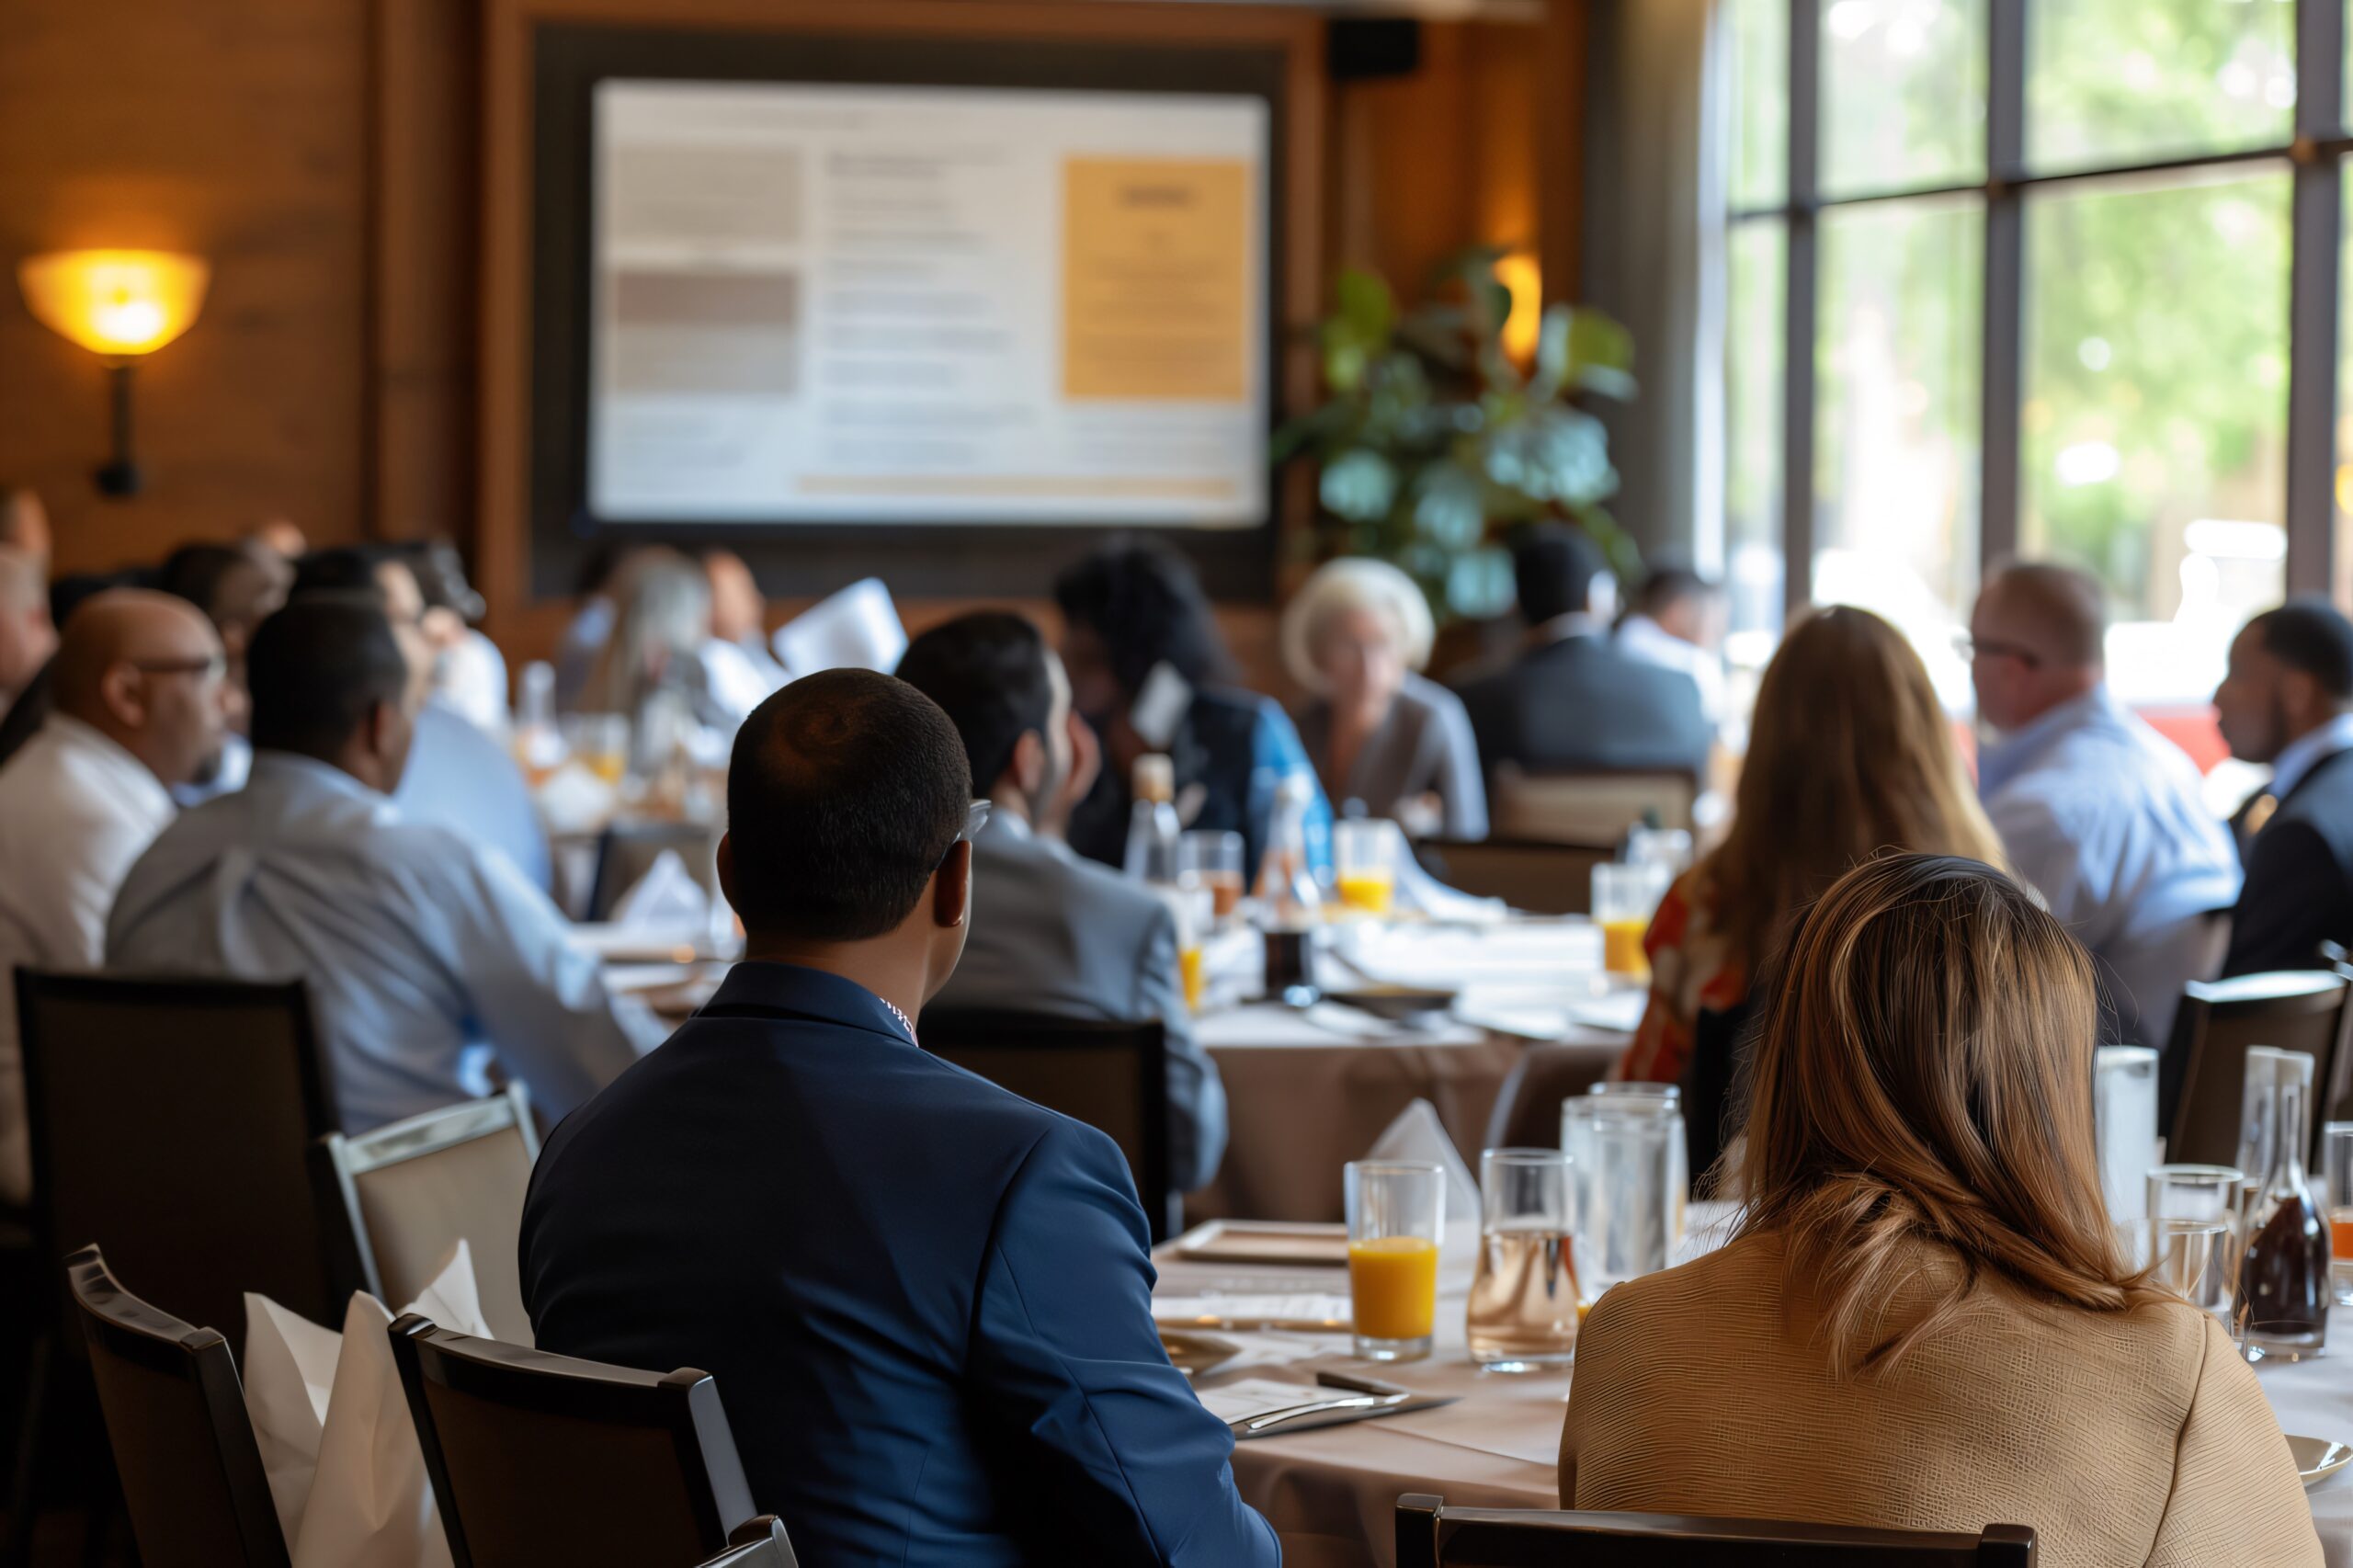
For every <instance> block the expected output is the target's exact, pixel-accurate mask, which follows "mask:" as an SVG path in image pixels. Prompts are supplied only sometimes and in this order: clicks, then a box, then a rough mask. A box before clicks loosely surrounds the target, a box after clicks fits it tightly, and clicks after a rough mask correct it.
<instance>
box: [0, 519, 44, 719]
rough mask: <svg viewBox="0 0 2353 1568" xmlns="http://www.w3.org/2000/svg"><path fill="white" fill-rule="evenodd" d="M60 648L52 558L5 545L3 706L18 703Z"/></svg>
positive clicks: (1, 568) (1, 549)
mask: <svg viewBox="0 0 2353 1568" xmlns="http://www.w3.org/2000/svg"><path fill="white" fill-rule="evenodd" d="M56 651H57V627H56V625H55V623H54V622H52V621H51V619H50V616H49V568H48V561H47V558H45V557H43V556H39V555H35V554H33V553H32V552H31V551H26V550H18V549H17V548H15V547H14V546H10V545H0V707H7V706H12V705H13V704H14V703H15V702H16V700H17V698H18V697H20V696H22V695H23V693H24V690H25V688H26V687H28V686H30V685H32V683H33V677H34V676H38V675H39V674H40V667H41V666H42V665H45V664H47V663H49V656H50V655H51V653H55V652H56Z"/></svg>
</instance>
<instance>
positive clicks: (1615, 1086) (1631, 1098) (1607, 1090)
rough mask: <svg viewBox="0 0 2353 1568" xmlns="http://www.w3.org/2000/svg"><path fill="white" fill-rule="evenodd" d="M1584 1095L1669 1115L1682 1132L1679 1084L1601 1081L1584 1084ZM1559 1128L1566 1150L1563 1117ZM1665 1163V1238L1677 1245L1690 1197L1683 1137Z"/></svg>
mask: <svg viewBox="0 0 2353 1568" xmlns="http://www.w3.org/2000/svg"><path fill="white" fill-rule="evenodd" d="M1585 1092H1586V1096H1587V1097H1588V1098H1589V1099H1597V1100H1600V1101H1603V1102H1606V1104H1607V1105H1608V1106H1613V1107H1633V1108H1643V1109H1648V1110H1653V1111H1655V1112H1656V1113H1657V1114H1659V1115H1661V1116H1671V1117H1673V1118H1675V1119H1676V1120H1675V1126H1676V1131H1677V1133H1681V1132H1682V1131H1684V1126H1683V1088H1682V1085H1678V1084H1643V1083H1612V1082H1610V1081H1609V1080H1608V1079H1604V1080H1602V1081H1601V1082H1600V1083H1597V1084H1590V1085H1586V1091H1585ZM1563 1109H1565V1107H1563ZM1562 1126H1563V1132H1562V1134H1561V1147H1562V1148H1563V1149H1569V1148H1570V1144H1569V1135H1568V1133H1567V1131H1565V1129H1566V1127H1567V1120H1566V1119H1565V1118H1563V1122H1562ZM1571 1152H1572V1153H1574V1150H1572V1151H1571ZM1667 1161H1668V1169H1667V1173H1666V1182H1667V1191H1668V1193H1669V1194H1670V1195H1671V1196H1672V1198H1673V1199H1674V1204H1675V1220H1674V1224H1673V1225H1672V1226H1671V1227H1670V1229H1669V1231H1668V1235H1669V1236H1670V1238H1671V1242H1670V1244H1677V1243H1680V1242H1681V1241H1682V1240H1683V1213H1684V1206H1685V1203H1686V1200H1688V1199H1689V1197H1690V1196H1691V1149H1690V1145H1689V1143H1688V1142H1686V1141H1685V1140H1684V1139H1683V1138H1681V1137H1677V1139H1676V1141H1675V1147H1674V1148H1673V1149H1671V1150H1670V1151H1668V1153H1667Z"/></svg>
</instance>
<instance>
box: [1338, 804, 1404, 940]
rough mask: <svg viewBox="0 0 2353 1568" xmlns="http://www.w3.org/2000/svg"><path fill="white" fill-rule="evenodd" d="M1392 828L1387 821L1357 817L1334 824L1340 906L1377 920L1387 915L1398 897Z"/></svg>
mask: <svg viewBox="0 0 2353 1568" xmlns="http://www.w3.org/2000/svg"><path fill="white" fill-rule="evenodd" d="M1391 841H1392V829H1391V827H1390V825H1389V824H1388V823H1386V822H1378V821H1366V820H1362V819H1358V820H1356V821H1351V822H1342V823H1335V824H1333V826H1332V867H1333V869H1334V870H1335V871H1336V872H1337V873H1338V887H1337V891H1338V892H1339V895H1340V905H1341V907H1342V908H1344V909H1353V910H1356V911H1358V913H1359V914H1364V915H1371V916H1373V917H1374V918H1376V919H1383V918H1386V917H1387V915H1388V914H1389V911H1390V907H1391V905H1392V903H1394V902H1395V900H1396V896H1397V865H1396V862H1395V861H1394V860H1392V858H1390V845H1391Z"/></svg>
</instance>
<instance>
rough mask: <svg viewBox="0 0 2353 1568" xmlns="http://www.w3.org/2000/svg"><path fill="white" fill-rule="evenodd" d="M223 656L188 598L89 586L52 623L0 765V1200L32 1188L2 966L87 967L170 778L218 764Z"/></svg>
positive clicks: (101, 945)
mask: <svg viewBox="0 0 2353 1568" xmlns="http://www.w3.org/2000/svg"><path fill="white" fill-rule="evenodd" d="M227 668H228V665H227V660H226V658H225V656H224V655H223V653H222V648H221V639H220V638H219V637H218V636H217V635H216V634H215V633H214V632H213V630H212V624H211V622H210V621H208V620H207V619H205V618H204V617H203V616H202V615H201V614H199V612H198V611H197V610H196V609H195V608H193V607H192V606H190V605H188V604H187V603H185V602H183V601H182V600H179V599H176V598H174V597H170V596H169V595H166V594H154V593H148V592H145V591H143V590H140V589H133V588H116V589H111V590H109V591H108V592H106V593H103V594H100V595H98V596H97V597H96V598H93V599H91V600H90V601H89V602H88V603H86V604H85V605H84V606H82V608H80V609H78V610H76V611H75V612H74V619H73V620H72V621H71V622H70V623H69V624H68V625H67V627H66V629H65V637H64V640H63V643H62V644H61V645H60V647H59V649H58V653H57V661H56V665H55V670H54V673H53V674H52V676H51V683H52V694H53V699H54V706H53V707H52V708H51V711H50V715H49V717H48V719H47V720H45V721H44V722H42V724H41V727H40V730H39V731H38V732H37V733H35V734H34V736H33V738H32V739H31V740H29V741H28V742H26V743H25V747H24V749H23V750H22V751H20V752H18V753H17V755H16V756H14V757H12V758H10V759H9V761H8V765H7V766H6V767H0V1199H5V1200H6V1201H7V1202H10V1203H23V1202H24V1201H25V1200H26V1199H27V1198H28V1196H29V1195H30V1193H31V1189H32V1172H31V1165H30V1153H29V1150H28V1143H27V1134H26V1130H25V1112H24V1076H23V1072H22V1065H21V1062H19V1059H18V1052H17V1008H16V998H15V985H14V983H13V980H12V979H11V975H12V973H13V971H14V970H15V969H16V968H17V966H18V965H22V966H24V967H26V968H28V969H45V970H77V969H96V968H97V966H98V961H99V960H100V958H101V957H102V956H103V954H104V949H105V946H106V926H107V911H108V908H109V907H110V906H111V905H112V904H113V903H114V895H115V890H116V889H117V888H118V887H119V885H120V884H121V882H122V879H123V877H124V875H125V874H126V873H127V872H129V870H130V869H131V862H132V861H133V860H136V859H137V858H139V856H140V854H141V852H142V851H143V850H144V849H145V848H146V847H147V846H148V845H149V844H150V843H151V842H152V841H153V839H154V837H155V835H157V834H159V833H161V832H162V831H163V830H164V828H165V824H168V823H170V821H171V820H172V817H173V814H174V809H173V806H172V797H171V794H170V790H171V787H172V786H174V785H176V784H184V783H188V782H189V781H191V780H194V779H197V778H201V777H202V776H203V775H204V774H206V773H207V772H209V771H210V770H211V769H213V768H216V767H219V766H220V762H221V738H222V733H223V732H224V730H225V728H226V726H227V724H228V722H229V721H230V720H231V718H232V717H233V711H232V710H233V707H234V705H235V704H236V703H237V702H238V701H239V700H240V699H239V697H238V694H237V690H236V687H234V686H233V685H232V684H231V683H230V682H229V681H228V680H227V679H226V674H227Z"/></svg>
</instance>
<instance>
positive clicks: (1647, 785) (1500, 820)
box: [1487, 763, 1699, 844]
mask: <svg viewBox="0 0 2353 1568" xmlns="http://www.w3.org/2000/svg"><path fill="white" fill-rule="evenodd" d="M1698 801H1699V775H1698V774H1697V773H1692V772H1686V771H1683V770H1681V769H1677V768H1615V767H1589V768H1546V769H1544V770H1542V771H1540V772H1525V771H1522V770H1521V769H1519V768H1518V767H1514V766H1513V765H1511V764H1510V763H1506V764H1504V765H1503V766H1502V767H1498V768H1497V769H1496V770H1495V773H1494V775H1493V776H1492V777H1490V778H1488V780H1487V815H1488V818H1489V820H1490V821H1491V822H1492V823H1493V824H1494V827H1495V833H1496V834H1497V835H1499V836H1501V837H1504V838H1534V839H1540V840H1542V841H1543V842H1545V843H1548V844H1616V843H1618V842H1620V840H1622V839H1623V838H1624V837H1625V836H1626V834H1627V830H1629V829H1630V828H1634V827H1639V826H1641V825H1643V824H1644V823H1646V822H1647V823H1650V824H1653V825H1654V826H1658V827H1680V828H1688V827H1690V826H1691V825H1692V821H1691V809H1692V807H1693V805H1694V804H1696V803H1697V802H1698Z"/></svg>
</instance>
